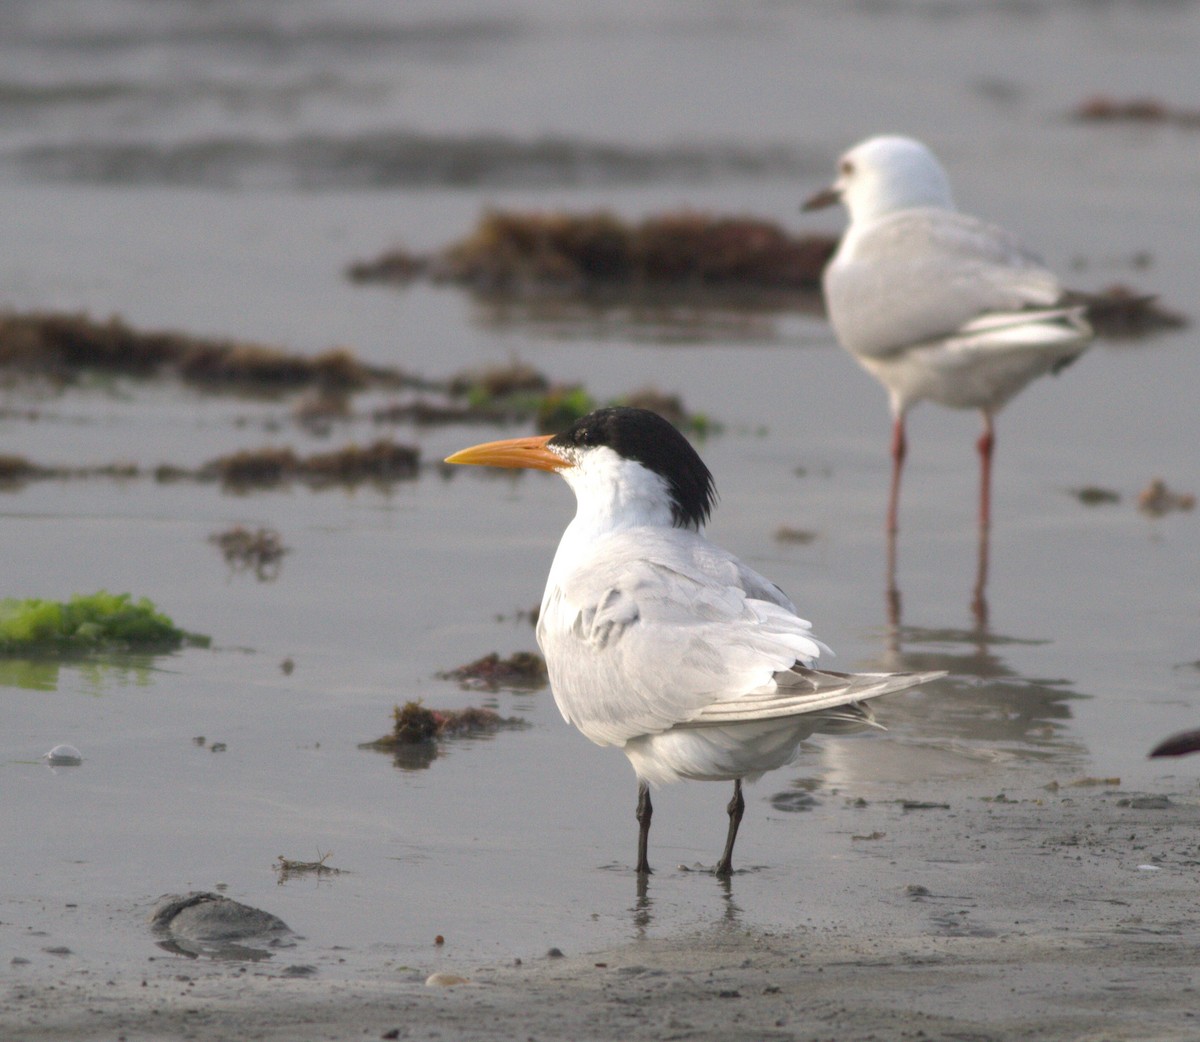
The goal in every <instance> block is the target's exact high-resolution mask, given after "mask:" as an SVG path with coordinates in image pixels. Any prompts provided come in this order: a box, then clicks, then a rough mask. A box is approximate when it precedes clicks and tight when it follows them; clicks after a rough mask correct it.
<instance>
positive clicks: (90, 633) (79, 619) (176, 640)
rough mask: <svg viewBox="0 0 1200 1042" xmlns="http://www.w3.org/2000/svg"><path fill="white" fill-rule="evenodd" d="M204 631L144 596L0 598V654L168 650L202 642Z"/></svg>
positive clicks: (103, 592)
mask: <svg viewBox="0 0 1200 1042" xmlns="http://www.w3.org/2000/svg"><path fill="white" fill-rule="evenodd" d="M208 642H209V638H208V637H204V636H200V635H199V634H194V633H188V632H186V631H185V630H182V629H180V628H179V627H178V626H176V625H175V624H174V623H173V622H172V621H171V620H170V618H168V617H167V616H166V615H165V614H163V613H162V612H160V611H159V610H158V609H157V608H156V607H155V606H154V605H153V603H151V601H149V600H148V599H147V598H145V597H142V598H140V599H139V600H136V601H135V600H134V599H133V598H132V597H131V596H130V595H129V594H127V593H117V594H113V593H108V592H107V591H106V590H100V591H99V592H98V593H92V594H77V595H75V596H74V597H72V598H71V599H70V600H68V601H66V602H60V601H49V600H43V599H41V598H36V597H33V598H28V599H25V600H19V599H16V598H11V597H10V598H6V599H4V600H0V654H6V655H13V654H27V653H30V652H72V651H97V650H111V651H170V650H174V649H175V648H178V647H180V646H182V645H183V644H185V643H186V644H196V645H200V646H207V644H208Z"/></svg>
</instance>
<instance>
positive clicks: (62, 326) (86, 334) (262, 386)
mask: <svg viewBox="0 0 1200 1042" xmlns="http://www.w3.org/2000/svg"><path fill="white" fill-rule="evenodd" d="M0 368H8V369H14V370H19V371H25V372H36V373H44V374H49V375H51V376H54V377H56V378H58V379H62V380H69V379H71V378H72V377H73V375H74V374H76V373H77V372H79V371H80V370H97V371H103V372H111V373H121V374H125V375H129V376H138V377H150V376H159V375H164V374H168V375H169V374H174V375H176V376H178V377H179V378H180V379H181V380H183V381H184V382H185V383H188V384H192V385H195V386H198V387H202V388H205V389H210V390H216V389H221V388H244V389H249V390H253V391H263V392H274V391H287V390H294V389H299V388H303V387H317V388H320V389H322V390H325V391H342V392H345V391H356V390H361V389H364V388H368V387H402V386H405V385H407V384H409V383H411V380H410V378H409V377H407V376H405V375H404V374H402V373H400V372H398V371H396V370H393V369H387V368H382V367H377V366H369V365H367V364H365V363H363V362H361V361H359V360H358V359H357V358H356V357H355V356H354V354H353V353H352V352H351V351H349V350H348V349H346V348H332V349H330V350H328V351H325V352H322V353H321V354H318V355H315V356H313V357H309V356H306V355H296V354H291V353H289V352H287V351H284V350H283V349H281V348H278V347H273V346H271V345H267V344H257V343H251V342H247V341H238V340H229V339H213V338H205V337H193V336H188V335H186V334H184V333H177V332H171V331H159V330H150V331H143V330H139V329H135V328H134V327H132V326H130V325H129V324H128V323H126V322H124V321H122V320H121V319H120V318H117V317H115V316H114V317H112V318H109V319H108V320H107V321H104V322H99V321H96V320H95V319H92V318H90V317H89V316H87V315H86V314H62V313H57V312H28V313H18V312H0Z"/></svg>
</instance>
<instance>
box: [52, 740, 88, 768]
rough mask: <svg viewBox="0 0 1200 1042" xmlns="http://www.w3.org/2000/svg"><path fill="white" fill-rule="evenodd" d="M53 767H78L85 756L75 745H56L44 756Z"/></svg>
mask: <svg viewBox="0 0 1200 1042" xmlns="http://www.w3.org/2000/svg"><path fill="white" fill-rule="evenodd" d="M42 759H43V760H45V761H46V763H48V764H49V765H50V766H51V767H78V766H79V765H80V764H81V763H83V756H82V754H81V753H80V752H79V750H78V749H76V748H75V746H73V745H56V746H55V747H54V748H53V749H51V750H50V751H49V752H48V753H46V755H45V756H43V757H42Z"/></svg>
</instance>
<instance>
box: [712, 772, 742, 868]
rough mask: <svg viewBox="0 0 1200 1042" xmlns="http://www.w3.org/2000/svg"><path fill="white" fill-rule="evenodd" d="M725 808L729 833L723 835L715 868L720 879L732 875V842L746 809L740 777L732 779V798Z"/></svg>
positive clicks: (735, 837)
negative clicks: (719, 856)
mask: <svg viewBox="0 0 1200 1042" xmlns="http://www.w3.org/2000/svg"><path fill="white" fill-rule="evenodd" d="M725 809H726V810H727V811H729V834H728V835H727V836H726V837H725V853H724V854H722V855H721V860H720V861H718V862H717V869H716V871H717V875H718V876H720V877H721V878H722V879H728V878H729V877H730V876H731V875H733V842H734V840H736V839H737V830H738V825H740V824H741V823H742V813H743V812H744V811H745V809H746V801H745V800H744V799H743V798H742V779H741V778H735V779H734V781H733V799H731V800H730V801H729V806H728V807H726V808H725Z"/></svg>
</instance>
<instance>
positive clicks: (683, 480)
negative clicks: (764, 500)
mask: <svg viewBox="0 0 1200 1042" xmlns="http://www.w3.org/2000/svg"><path fill="white" fill-rule="evenodd" d="M550 444H551V445H558V446H561V447H563V448H579V449H583V448H588V447H592V446H601V445H603V446H607V447H608V448H610V449H612V450H613V452H615V453H616V454H617V455H618V456H622V457H624V458H625V459H630V460H635V461H636V462H638V463H640V464H642V466H644V467H645V468H646V469H647V470H651V471H653V472H654V473H655V474H657V475H659V477H661V478H662V479H663V480H664V481H665V482H666V483H667V487H668V489H669V490H670V493H671V515H672V518H673V520H674V522H675V526H676V527H677V528H699V527H700V526H701V525H702V524H704V522H705V521H707V520H708V515H709V514H710V513H711V512H712V508H713V504H714V503H715V502H716V498H717V489H716V485H715V484H714V483H713V476H712V474H711V473H710V472H709V469H708V467H706V466H705V465H704V460H702V459H701V458H700V456H699V454H698V453H697V452H696V450H695V449H694V448H692V446H691V443H690V442H689V441H688V440H687V438H685V437H684V436H683V435H682V434H680V433H679V431H677V430H676V429H675V428H674V427H673V426H672V425H671V424H670V423H668V422H667V421H666V420H664V419H663V418H662V417H661V416H659V415H658V413H656V412H651V411H650V410H649V409H633V408H629V407H626V406H616V407H613V408H608V409H597V410H596V411H595V412H591V413H588V414H587V415H586V416H585V417H583V419H581V420H577V421H576V422H575V423H574V424H573V425H572V426H571V427H569V428H567V429H566V430H565V431H563V432H562V433H561V434H556V435H555V436H554V437H553V438H551V439H550Z"/></svg>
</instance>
